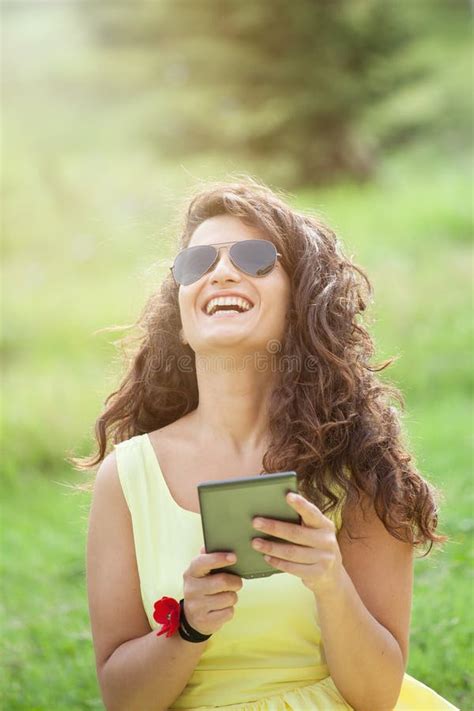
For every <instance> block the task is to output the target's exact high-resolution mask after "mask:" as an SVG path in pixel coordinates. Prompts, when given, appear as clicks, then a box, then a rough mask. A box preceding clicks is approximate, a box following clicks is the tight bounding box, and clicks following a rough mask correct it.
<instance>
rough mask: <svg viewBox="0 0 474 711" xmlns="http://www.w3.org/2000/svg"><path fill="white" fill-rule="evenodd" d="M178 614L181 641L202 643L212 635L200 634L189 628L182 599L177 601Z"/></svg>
mask: <svg viewBox="0 0 474 711" xmlns="http://www.w3.org/2000/svg"><path fill="white" fill-rule="evenodd" d="M179 607H180V614H179V627H178V632H179V635H180V637H181V638H182V639H184V640H186V642H204V641H205V640H206V639H209V637H211V636H212V634H201V632H198V631H197V630H195V629H194V627H191V625H190V624H189V622H188V621H187V619H186V616H185V614H184V598H181V600H180V601H179Z"/></svg>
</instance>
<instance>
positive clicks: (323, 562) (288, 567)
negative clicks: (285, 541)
mask: <svg viewBox="0 0 474 711" xmlns="http://www.w3.org/2000/svg"><path fill="white" fill-rule="evenodd" d="M328 556H329V554H328V553H322V554H321V557H320V559H319V560H318V561H317V562H316V563H295V562H294V561H292V560H284V559H282V558H277V557H276V556H269V555H265V561H266V562H267V563H268V565H271V566H273V567H274V568H277V569H278V570H282V571H284V572H285V573H291V574H292V575H296V576H298V577H299V578H302V579H303V580H304V579H305V578H307V577H308V576H309V574H310V573H314V570H315V569H318V568H319V567H320V570H321V571H323V570H324V569H325V568H326V567H327V565H328V560H329V559H328Z"/></svg>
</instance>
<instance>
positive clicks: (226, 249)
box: [208, 244, 238, 272]
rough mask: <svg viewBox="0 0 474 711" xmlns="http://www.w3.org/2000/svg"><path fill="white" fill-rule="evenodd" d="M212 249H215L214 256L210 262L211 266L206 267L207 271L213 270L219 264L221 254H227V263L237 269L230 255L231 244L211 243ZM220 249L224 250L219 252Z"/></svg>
mask: <svg viewBox="0 0 474 711" xmlns="http://www.w3.org/2000/svg"><path fill="white" fill-rule="evenodd" d="M213 247H214V249H215V250H216V255H215V258H214V261H213V262H212V264H211V266H210V267H209V269H208V272H214V271H215V269H216V268H217V267H218V266H219V265H220V264H221V261H222V254H226V255H227V259H228V261H229V264H231V265H232V268H233V269H235V270H237V271H238V267H237V266H236V265H235V264H234V261H233V259H232V256H231V251H230V250H231V248H232V244H225V245H224V244H220V245H213ZM221 250H224V251H223V252H221Z"/></svg>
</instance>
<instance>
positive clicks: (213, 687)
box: [115, 434, 456, 711]
mask: <svg viewBox="0 0 474 711" xmlns="http://www.w3.org/2000/svg"><path fill="white" fill-rule="evenodd" d="M115 451H116V457H117V467H118V473H119V478H120V482H121V485H122V490H123V493H124V496H125V499H126V501H127V504H128V507H129V510H130V513H131V518H132V524H133V534H134V541H135V551H136V557H137V565H138V572H139V576H140V587H141V595H142V601H143V606H144V609H145V613H146V615H147V617H148V620H149V623H150V627H151V628H152V629H158V628H159V627H160V625H158V623H157V622H155V620H154V619H153V603H154V601H155V600H158V599H159V598H161V597H162V596H164V595H166V596H168V597H173V598H175V599H176V600H180V599H181V598H182V597H183V572H184V570H186V568H187V567H188V565H189V563H190V561H191V559H192V558H194V557H196V556H197V555H199V552H200V550H199V549H200V548H201V546H202V545H203V544H204V539H203V533H202V526H201V516H200V514H197V513H195V512H193V511H188V510H187V509H183V508H182V507H180V506H178V504H177V503H176V502H175V500H174V499H173V497H172V496H171V493H170V491H169V489H168V486H167V484H166V481H165V479H164V478H163V475H162V472H161V470H160V466H159V463H158V459H157V457H156V454H155V451H154V449H153V446H152V444H151V441H150V439H149V437H148V435H147V434H144V435H136V436H135V437H132V438H130V439H128V440H126V441H124V442H121V443H119V444H117V445H115ZM328 515H330V514H328ZM332 517H333V520H334V522H335V524H336V526H337V528H338V529H339V528H340V526H341V513H340V507H339V508H338V509H337V511H336V513H333V514H332ZM215 708H225V709H226V711H291V710H294V711H306V710H308V711H312V710H316V711H338V710H339V709H341V710H342V709H349V710H350V709H352V707H351V706H349V704H347V703H346V702H345V701H344V699H343V697H342V696H341V694H340V693H339V691H338V690H337V688H336V686H335V684H334V682H333V681H332V679H331V677H330V675H329V667H328V666H327V664H326V660H325V656H324V647H323V643H322V639H321V633H320V629H319V626H318V619H317V611H316V605H315V601H314V596H313V594H312V593H311V591H310V590H308V588H306V587H305V586H304V585H303V583H302V582H301V580H300V579H299V578H297V577H296V576H294V575H290V574H288V573H278V574H275V575H270V576H268V577H266V578H254V579H245V578H243V587H242V589H241V590H240V591H239V600H238V602H237V604H236V606H235V608H234V617H233V618H232V619H231V620H230V621H229V622H227V623H225V624H224V625H223V626H222V627H221V628H220V629H219V630H218V631H217V632H215V633H214V634H213V635H212V637H210V639H209V641H208V644H207V648H206V649H205V651H204V653H203V655H202V657H201V658H200V660H199V663H198V665H197V667H196V668H195V670H194V672H193V674H192V675H191V677H190V678H189V680H188V683H187V685H186V687H185V689H184V690H183V692H182V693H181V695H180V696H179V698H178V699H176V700H175V702H174V703H173V706H171V707H170V709H194V710H195V711H204V710H205V709H206V710H207V709H215ZM438 709H439V711H443V710H447V709H455V710H456V707H455V706H453V705H452V704H450V703H449V702H448V701H446V700H445V699H443V698H442V697H441V696H439V695H438V694H436V693H435V692H434V691H433V690H432V689H430V688H428V687H427V686H425V685H424V684H422V683H421V682H419V681H417V680H416V679H414V678H413V677H411V676H410V675H409V674H405V677H404V682H403V687H402V691H401V694H400V698H399V701H398V703H397V705H396V707H395V711H437V710H438Z"/></svg>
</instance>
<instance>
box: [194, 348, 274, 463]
mask: <svg viewBox="0 0 474 711" xmlns="http://www.w3.org/2000/svg"><path fill="white" fill-rule="evenodd" d="M238 360H239V359H238V358H236V357H232V358H231V359H228V360H227V361H226V360H225V359H220V360H217V359H215V358H214V359H211V358H209V357H208V356H205V357H203V356H199V355H197V354H196V376H197V382H198V390H199V404H198V407H197V408H196V410H195V412H194V418H195V422H196V425H197V431H198V433H199V438H200V440H201V443H202V445H203V446H206V445H207V446H209V445H210V444H211V443H212V444H211V446H216V447H218V448H219V449H221V448H222V449H224V450H230V451H231V452H233V453H234V454H235V455H236V456H240V457H243V458H245V455H246V454H248V455H249V456H251V455H252V453H255V452H256V451H260V450H261V451H265V450H266V447H267V445H268V435H269V431H268V409H269V397H270V394H271V391H272V388H273V385H274V378H275V374H274V373H272V372H271V370H270V368H266V367H260V366H261V365H262V364H260V363H259V368H258V369H257V368H255V367H253V364H252V363H250V364H249V363H248V362H247V361H246V360H245V358H242V359H241V362H237V361H238ZM247 360H248V359H247Z"/></svg>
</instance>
